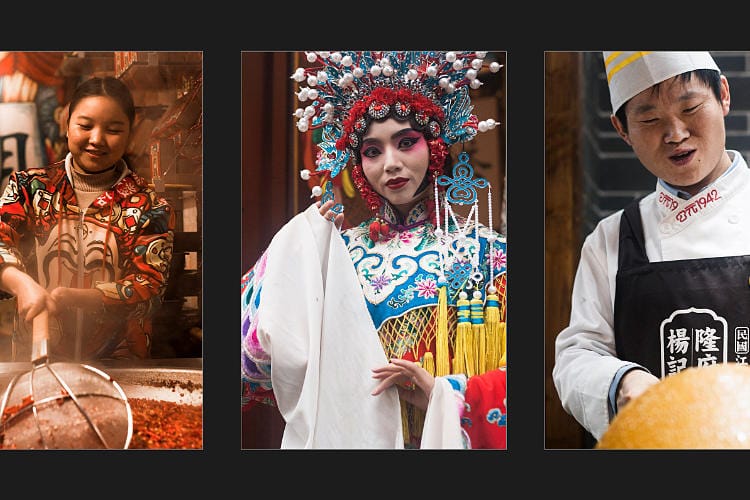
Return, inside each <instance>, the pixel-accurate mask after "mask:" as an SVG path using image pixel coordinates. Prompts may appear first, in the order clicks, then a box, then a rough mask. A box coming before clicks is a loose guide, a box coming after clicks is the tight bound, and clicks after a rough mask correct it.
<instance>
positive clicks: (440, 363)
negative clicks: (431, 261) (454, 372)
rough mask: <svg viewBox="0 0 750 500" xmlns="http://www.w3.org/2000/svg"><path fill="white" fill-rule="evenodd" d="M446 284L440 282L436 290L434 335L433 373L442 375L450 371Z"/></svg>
mask: <svg viewBox="0 0 750 500" xmlns="http://www.w3.org/2000/svg"><path fill="white" fill-rule="evenodd" d="M447 288H448V286H447V284H446V283H442V282H441V283H440V289H439V290H438V310H437V330H436V332H437V333H436V335H435V375H436V376H438V377H442V376H444V375H448V374H449V373H450V357H449V353H448V290H447Z"/></svg>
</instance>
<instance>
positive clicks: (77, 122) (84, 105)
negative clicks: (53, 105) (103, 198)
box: [68, 96, 131, 172]
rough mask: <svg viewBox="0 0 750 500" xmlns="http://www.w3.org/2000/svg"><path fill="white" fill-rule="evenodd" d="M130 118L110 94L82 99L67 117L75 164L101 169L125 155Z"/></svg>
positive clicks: (89, 170)
mask: <svg viewBox="0 0 750 500" xmlns="http://www.w3.org/2000/svg"><path fill="white" fill-rule="evenodd" d="M130 125H131V124H130V121H129V120H128V117H127V115H126V114H125V112H124V111H123V110H122V108H121V107H120V105H119V104H118V103H117V101H115V100H114V99H112V98H111V97H107V96H91V97H86V98H84V99H81V100H80V101H79V102H78V105H77V106H76V108H75V109H74V110H72V112H71V115H70V120H69V121H68V149H70V152H71V154H72V155H73V165H74V166H75V167H79V168H82V169H83V170H84V171H87V172H101V171H103V170H106V169H108V168H109V167H111V166H112V165H114V163H115V162H116V161H117V160H119V159H120V158H122V156H123V155H124V154H125V149H126V148H127V145H128V139H129V137H130Z"/></svg>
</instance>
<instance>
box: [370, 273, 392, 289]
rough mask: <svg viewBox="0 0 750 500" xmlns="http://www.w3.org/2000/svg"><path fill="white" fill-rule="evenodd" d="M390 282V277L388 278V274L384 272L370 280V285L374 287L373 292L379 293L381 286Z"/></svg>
mask: <svg viewBox="0 0 750 500" xmlns="http://www.w3.org/2000/svg"><path fill="white" fill-rule="evenodd" d="M390 282H391V278H389V277H388V276H386V275H384V274H381V275H380V276H378V277H377V278H375V279H373V280H372V281H370V285H372V287H373V288H374V289H375V293H380V292H381V291H382V290H383V288H385V287H386V286H388V283H390Z"/></svg>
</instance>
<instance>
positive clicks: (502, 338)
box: [498, 321, 508, 366]
mask: <svg viewBox="0 0 750 500" xmlns="http://www.w3.org/2000/svg"><path fill="white" fill-rule="evenodd" d="M507 337H508V335H507V323H505V321H502V322H501V323H500V361H499V362H498V366H505V363H506V359H505V358H506V356H505V355H506V354H507V352H508V348H507V346H506V345H505V340H506V338H507Z"/></svg>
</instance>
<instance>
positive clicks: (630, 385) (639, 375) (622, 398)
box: [617, 369, 659, 411]
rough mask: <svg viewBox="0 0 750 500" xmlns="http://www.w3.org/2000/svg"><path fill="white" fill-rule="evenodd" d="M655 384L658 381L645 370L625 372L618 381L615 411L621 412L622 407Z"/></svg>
mask: <svg viewBox="0 0 750 500" xmlns="http://www.w3.org/2000/svg"><path fill="white" fill-rule="evenodd" d="M657 382H659V379H658V378H657V377H655V376H654V375H652V374H650V373H649V372H647V371H645V370H641V369H635V370H630V371H629V372H627V373H626V374H625V375H623V377H622V379H620V387H619V389H618V390H617V411H620V410H622V408H623V406H625V405H626V404H628V403H629V402H630V401H632V400H633V399H635V398H637V397H638V396H640V395H641V394H643V393H644V392H645V391H646V389H648V388H649V387H651V386H652V385H654V384H655V383H657Z"/></svg>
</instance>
